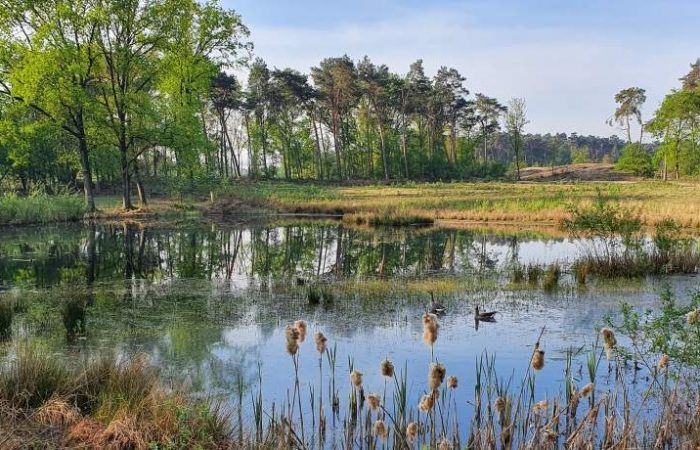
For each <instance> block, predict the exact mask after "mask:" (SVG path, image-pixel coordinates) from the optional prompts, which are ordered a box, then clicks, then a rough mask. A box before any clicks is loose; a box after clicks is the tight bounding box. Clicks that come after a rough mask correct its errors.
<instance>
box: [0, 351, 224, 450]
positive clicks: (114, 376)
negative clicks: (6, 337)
mask: <svg viewBox="0 0 700 450" xmlns="http://www.w3.org/2000/svg"><path fill="white" fill-rule="evenodd" d="M0 417H1V419H0V430H8V433H6V434H7V436H2V437H0V448H66V447H70V448H100V449H101V448H107V449H110V448H111V449H146V448H154V446H155V448H226V447H230V446H231V443H232V442H233V441H232V430H231V428H230V425H229V424H230V423H231V421H230V418H229V417H228V416H227V415H226V414H224V413H223V411H222V410H220V409H219V408H218V407H217V406H216V405H213V404H210V403H208V402H195V401H192V400H190V399H188V397H187V396H185V395H184V393H182V392H179V391H173V390H170V389H166V388H165V387H164V386H163V385H162V384H161V383H160V381H159V379H158V377H157V374H156V372H155V371H154V369H153V368H152V367H151V366H150V365H149V364H148V361H147V360H146V359H145V358H144V357H141V356H138V357H135V358H134V359H131V360H128V361H124V362H121V363H115V362H114V361H113V360H109V359H103V360H99V361H94V362H92V363H90V364H88V365H87V366H86V367H84V368H68V367H65V366H64V365H63V364H62V363H60V362H59V361H57V360H56V358H55V357H53V356H49V355H46V354H43V353H42V352H41V351H39V350H37V349H35V348H31V347H25V346H20V347H18V350H17V352H16V355H15V356H14V357H12V362H11V363H10V364H8V365H7V366H4V367H3V368H2V369H0ZM0 434H2V433H0ZM3 439H4V441H3ZM16 443H23V444H22V445H20V446H19V447H18V446H16ZM27 443H30V444H27Z"/></svg>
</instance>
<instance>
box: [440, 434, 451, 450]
mask: <svg viewBox="0 0 700 450" xmlns="http://www.w3.org/2000/svg"><path fill="white" fill-rule="evenodd" d="M438 450H450V441H448V440H447V439H446V438H444V437H443V438H442V439H441V440H440V443H439V444H438Z"/></svg>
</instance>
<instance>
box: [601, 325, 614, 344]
mask: <svg viewBox="0 0 700 450" xmlns="http://www.w3.org/2000/svg"><path fill="white" fill-rule="evenodd" d="M600 335H601V336H602V337H603V345H605V346H606V347H608V348H610V349H613V348H615V346H616V345H617V339H615V333H614V332H613V330H611V329H610V328H603V329H602V330H600Z"/></svg>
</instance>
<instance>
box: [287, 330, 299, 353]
mask: <svg viewBox="0 0 700 450" xmlns="http://www.w3.org/2000/svg"><path fill="white" fill-rule="evenodd" d="M285 337H286V338H287V353H289V354H290V355H292V356H294V355H296V354H297V351H298V350H299V331H297V329H296V328H295V327H290V326H289V325H288V326H287V328H286V330H285Z"/></svg>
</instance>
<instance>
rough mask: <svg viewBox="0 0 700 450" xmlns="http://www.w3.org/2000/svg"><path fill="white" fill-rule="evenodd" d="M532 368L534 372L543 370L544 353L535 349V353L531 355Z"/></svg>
mask: <svg viewBox="0 0 700 450" xmlns="http://www.w3.org/2000/svg"><path fill="white" fill-rule="evenodd" d="M531 363H532V368H533V369H535V370H542V368H544V351H542V350H540V349H539V348H537V347H536V348H535V352H534V353H533V354H532V361H531Z"/></svg>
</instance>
